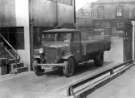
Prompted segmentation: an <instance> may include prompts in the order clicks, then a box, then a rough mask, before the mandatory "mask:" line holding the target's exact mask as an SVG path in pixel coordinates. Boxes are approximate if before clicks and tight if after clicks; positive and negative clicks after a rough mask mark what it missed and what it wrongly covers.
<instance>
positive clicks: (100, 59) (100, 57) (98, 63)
mask: <svg viewBox="0 0 135 98" xmlns="http://www.w3.org/2000/svg"><path fill="white" fill-rule="evenodd" d="M103 63H104V52H100V53H98V54H97V56H96V57H95V58H94V64H95V66H98V67H100V66H103Z"/></svg>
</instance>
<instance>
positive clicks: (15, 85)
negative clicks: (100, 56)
mask: <svg viewBox="0 0 135 98" xmlns="http://www.w3.org/2000/svg"><path fill="white" fill-rule="evenodd" d="M112 40H113V43H112V49H111V51H110V52H107V53H105V64H104V66H103V67H95V66H93V63H90V64H87V65H86V66H83V67H82V66H81V67H79V68H78V69H77V72H76V74H75V75H74V76H72V77H70V78H66V77H64V76H61V75H60V74H59V72H57V71H56V72H50V73H47V74H46V75H43V76H40V77H37V76H36V75H35V74H34V73H33V72H30V73H26V74H24V75H21V76H19V77H16V78H13V79H9V80H8V79H7V80H5V81H1V82H0V98H63V97H64V96H66V94H67V93H66V91H67V87H68V86H69V85H70V84H71V83H73V82H75V81H77V80H79V79H81V78H83V77H86V76H91V75H93V74H95V73H99V72H101V71H103V70H106V69H107V68H110V67H113V66H116V65H117V64H118V63H121V62H123V60H122V57H123V55H122V54H123V52H122V39H119V38H113V39H112ZM56 96H58V97H56ZM60 96H62V97H60Z"/></svg>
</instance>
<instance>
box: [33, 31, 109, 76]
mask: <svg viewBox="0 0 135 98" xmlns="http://www.w3.org/2000/svg"><path fill="white" fill-rule="evenodd" d="M82 34H83V33H81V31H79V30H77V29H71V28H58V29H51V30H46V31H43V32H42V33H41V44H42V45H41V48H40V49H39V50H38V52H37V54H36V55H34V60H33V69H34V71H35V74H36V75H41V74H42V73H43V72H45V71H46V70H48V69H51V70H58V69H60V70H61V71H62V73H63V74H64V75H65V76H66V77H70V76H72V75H73V74H74V73H75V70H76V68H77V66H79V65H80V64H82V63H84V62H86V61H89V60H93V61H94V64H95V65H96V66H102V65H103V63H104V52H105V51H109V50H110V48H111V42H110V39H109V38H108V37H107V38H106V37H101V36H100V37H98V38H88V39H85V40H84V39H83V38H82ZM84 65H85V64H84Z"/></svg>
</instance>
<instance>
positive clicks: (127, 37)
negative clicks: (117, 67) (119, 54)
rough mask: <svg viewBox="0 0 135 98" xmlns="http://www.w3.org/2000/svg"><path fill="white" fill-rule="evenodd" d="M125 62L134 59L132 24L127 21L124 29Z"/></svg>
mask: <svg viewBox="0 0 135 98" xmlns="http://www.w3.org/2000/svg"><path fill="white" fill-rule="evenodd" d="M123 39H124V62H127V61H129V60H132V24H131V22H127V23H125V30H124V38H123Z"/></svg>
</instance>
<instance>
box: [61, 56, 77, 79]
mask: <svg viewBox="0 0 135 98" xmlns="http://www.w3.org/2000/svg"><path fill="white" fill-rule="evenodd" d="M64 63H65V64H66V65H65V66H64V68H63V74H64V75H65V76H66V77H70V76H72V75H73V74H74V71H75V60H74V59H73V58H69V59H68V60H67V61H64Z"/></svg>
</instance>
